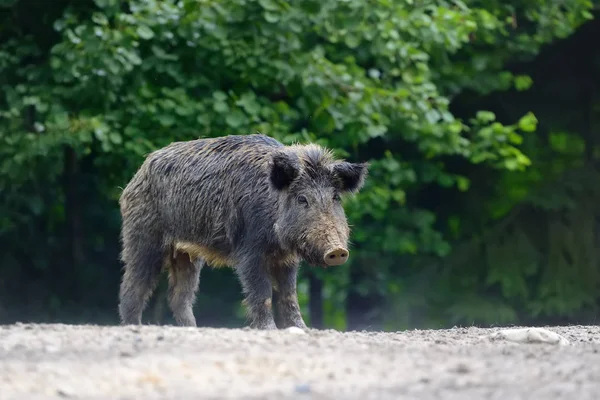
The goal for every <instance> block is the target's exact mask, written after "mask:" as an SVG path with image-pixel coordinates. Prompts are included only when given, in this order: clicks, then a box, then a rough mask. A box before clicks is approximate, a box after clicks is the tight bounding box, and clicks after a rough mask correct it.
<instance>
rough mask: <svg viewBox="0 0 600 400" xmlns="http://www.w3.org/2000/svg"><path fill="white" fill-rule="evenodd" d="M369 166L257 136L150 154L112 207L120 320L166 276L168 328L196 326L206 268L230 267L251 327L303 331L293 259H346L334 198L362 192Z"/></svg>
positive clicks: (134, 320)
mask: <svg viewBox="0 0 600 400" xmlns="http://www.w3.org/2000/svg"><path fill="white" fill-rule="evenodd" d="M367 168H368V166H367V164H366V163H350V162H347V161H341V160H335V159H334V158H333V156H332V153H331V152H330V151H328V150H326V149H324V148H322V147H320V146H317V145H314V144H308V145H293V146H284V145H282V144H281V143H279V142H278V141H276V140H275V139H272V138H270V137H268V136H265V135H242V136H226V137H219V138H210V139H198V140H191V141H186V142H175V143H172V144H170V145H168V146H166V147H164V148H162V149H159V150H157V151H154V152H153V153H151V154H150V155H148V157H147V158H146V160H145V161H144V162H143V164H142V165H141V167H140V168H139V170H138V171H137V172H136V174H135V175H134V176H133V178H132V179H131V181H130V182H129V183H128V185H127V186H126V187H125V189H124V190H123V193H122V195H121V198H120V201H119V203H120V207H121V215H122V232H121V239H122V244H123V248H122V255H121V258H122V260H123V262H124V273H123V277H122V282H121V286H120V293H119V298H120V299H119V300H120V301H119V314H120V317H121V323H122V324H140V323H141V317H142V312H143V309H144V307H145V304H146V302H147V300H148V298H149V297H150V295H151V294H152V292H153V290H154V288H155V286H156V283H157V281H158V278H159V275H160V273H161V270H162V269H163V268H165V269H167V270H168V271H169V306H170V308H171V310H172V312H173V314H174V317H175V320H176V322H177V323H178V324H179V325H184V326H196V320H195V318H194V314H193V312H192V306H193V303H194V301H195V297H196V291H197V289H198V285H199V279H200V271H201V269H202V267H203V265H205V264H209V265H212V266H232V267H234V269H235V271H236V274H237V276H238V278H239V279H240V282H241V284H242V288H243V291H244V295H245V300H244V302H245V305H246V307H247V314H248V318H249V322H250V326H251V327H255V328H260V329H276V328H277V327H279V328H285V327H290V326H297V327H300V328H305V327H306V325H305V323H304V321H303V319H302V316H301V314H300V308H299V306H298V300H297V294H296V276H297V272H298V266H299V264H300V261H301V260H302V259H304V260H306V261H307V262H308V263H309V264H312V265H318V266H325V265H327V260H325V259H324V257H325V255H327V254H334V253H333V252H332V251H331V250H332V249H341V250H336V251H339V252H341V253H339V252H338V253H335V254H342V253H344V254H345V255H344V257H346V256H347V251H346V250H345V249H346V248H347V242H348V236H349V233H350V232H349V228H348V224H347V222H346V216H345V213H344V210H343V208H342V204H341V200H340V194H344V193H351V192H353V193H355V192H357V191H358V190H360V189H361V187H362V186H363V183H364V180H365V177H366V175H367ZM330 257H332V258H333V257H334V255H331V256H330ZM342 263H343V262H342ZM272 305H273V306H274V307H275V312H273V310H272ZM274 315H275V317H274Z"/></svg>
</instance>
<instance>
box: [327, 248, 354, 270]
mask: <svg viewBox="0 0 600 400" xmlns="http://www.w3.org/2000/svg"><path fill="white" fill-rule="evenodd" d="M348 254H349V253H348V250H346V249H344V248H343V247H337V248H335V249H332V250H329V251H328V252H326V253H325V256H324V257H323V260H324V261H325V264H327V265H329V266H336V265H342V264H344V263H345V262H346V261H348Z"/></svg>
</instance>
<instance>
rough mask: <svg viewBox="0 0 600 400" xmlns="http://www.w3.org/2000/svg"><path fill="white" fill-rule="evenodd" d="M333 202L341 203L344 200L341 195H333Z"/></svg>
mask: <svg viewBox="0 0 600 400" xmlns="http://www.w3.org/2000/svg"><path fill="white" fill-rule="evenodd" d="M333 200H334V201H341V200H342V198H341V197H340V194H339V193H335V194H334V195H333Z"/></svg>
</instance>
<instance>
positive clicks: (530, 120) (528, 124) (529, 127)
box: [518, 112, 538, 132]
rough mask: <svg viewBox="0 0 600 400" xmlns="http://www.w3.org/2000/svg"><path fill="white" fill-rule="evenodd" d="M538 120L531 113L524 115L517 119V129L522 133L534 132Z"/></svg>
mask: <svg viewBox="0 0 600 400" xmlns="http://www.w3.org/2000/svg"><path fill="white" fill-rule="evenodd" d="M537 123H538V120H537V118H536V117H535V115H534V114H533V113H532V112H529V113H527V114H525V115H524V116H523V117H521V119H519V123H518V126H519V129H521V130H522V131H524V132H534V131H535V130H536V129H537Z"/></svg>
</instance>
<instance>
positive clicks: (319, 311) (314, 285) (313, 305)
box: [308, 272, 323, 329]
mask: <svg viewBox="0 0 600 400" xmlns="http://www.w3.org/2000/svg"><path fill="white" fill-rule="evenodd" d="M308 283H309V308H310V325H311V327H312V328H316V329H321V328H323V282H321V279H319V277H318V276H316V275H315V274H314V273H312V272H309V274H308Z"/></svg>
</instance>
